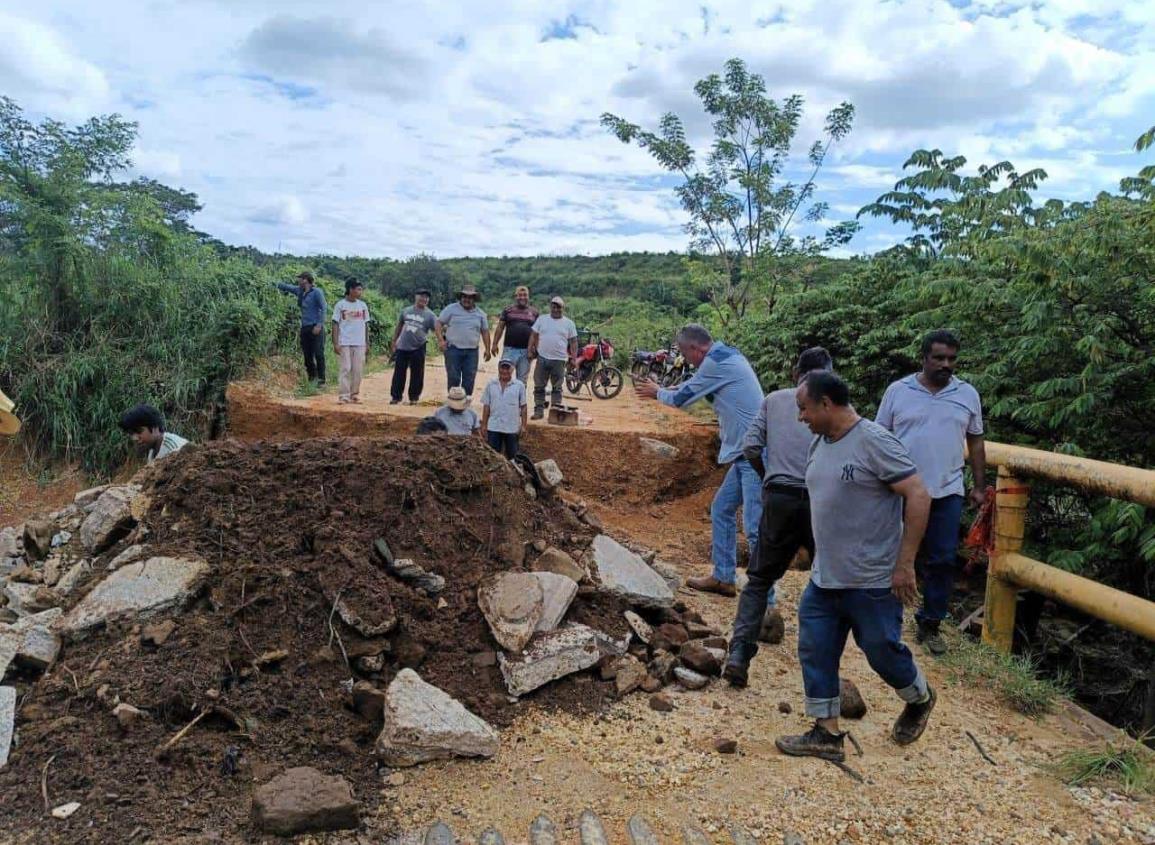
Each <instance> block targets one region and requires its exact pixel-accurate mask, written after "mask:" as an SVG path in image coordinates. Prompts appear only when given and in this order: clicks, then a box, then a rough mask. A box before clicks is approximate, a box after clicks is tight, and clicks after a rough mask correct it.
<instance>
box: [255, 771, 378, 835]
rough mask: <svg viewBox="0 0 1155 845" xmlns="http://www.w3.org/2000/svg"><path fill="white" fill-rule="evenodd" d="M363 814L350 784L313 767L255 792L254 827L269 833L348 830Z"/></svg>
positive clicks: (279, 777)
mask: <svg viewBox="0 0 1155 845" xmlns="http://www.w3.org/2000/svg"><path fill="white" fill-rule="evenodd" d="M359 815H360V813H359V809H358V806H357V799H355V798H354V797H353V789H352V787H350V786H349V782H348V781H346V780H345V779H344V778H343V777H339V776H337V775H332V776H330V775H324V774H321V773H320V772H318V771H317V770H316V769H314V768H311V767H309V766H300V767H298V768H296V769H289V770H288V771H285V772H282V773H281V774H279V775H277V776H276V777H275V778H273V779H272V780H271V781H269V782H268V783H266V784H265V785H264V786H259V787H257V789H256V790H255V791H254V792H253V825H254V826H255V827H256V828H258V829H259V830H262V831H265V832H266V833H276V834H280V835H281V836H293V835H295V834H298V833H306V832H309V831H321V830H348V829H351V828H355V827H357V825H358V824H359V821H360V819H359Z"/></svg>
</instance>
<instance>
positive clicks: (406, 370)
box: [389, 290, 437, 405]
mask: <svg viewBox="0 0 1155 845" xmlns="http://www.w3.org/2000/svg"><path fill="white" fill-rule="evenodd" d="M436 322H437V318H436V317H434V316H433V312H432V311H431V310H430V309H429V291H427V290H419V291H417V292H416V293H415V294H414V295H413V304H412V305H410V306H409V307H407V308H403V309H401V316H400V317H398V318H397V327H396V328H395V329H394V330H393V383H392V385H391V386H390V390H389V393H390V399H389V404H390V405H396V404H397V403H398V402H400V401H401V394H402V393H403V392H404V391H405V376H406V374H408V375H409V404H410V405H416V404H417V400H419V399H420V398H421V391H422V390H423V389H424V388H425V341H426V339H427V338H428V337H429V333H430V332H431V331H433V326H434V324H435V323H436Z"/></svg>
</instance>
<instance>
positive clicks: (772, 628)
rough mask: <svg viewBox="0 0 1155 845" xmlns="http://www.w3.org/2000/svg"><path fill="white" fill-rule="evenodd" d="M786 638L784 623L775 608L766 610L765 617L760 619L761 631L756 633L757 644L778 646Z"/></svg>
mask: <svg viewBox="0 0 1155 845" xmlns="http://www.w3.org/2000/svg"><path fill="white" fill-rule="evenodd" d="M785 636H786V623H785V622H784V621H783V619H782V614H781V613H779V612H778V608H776V607H768V608H766V615H765V616H763V617H762V629H761V630H760V631H758V642H762V643H770V645H778V643H780V642H782V638H783V637H785Z"/></svg>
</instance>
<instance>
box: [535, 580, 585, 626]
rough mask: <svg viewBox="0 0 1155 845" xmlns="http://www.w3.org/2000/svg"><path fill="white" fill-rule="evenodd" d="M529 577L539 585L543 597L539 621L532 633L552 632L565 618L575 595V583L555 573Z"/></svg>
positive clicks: (576, 586)
mask: <svg viewBox="0 0 1155 845" xmlns="http://www.w3.org/2000/svg"><path fill="white" fill-rule="evenodd" d="M530 575H531V576H532V577H534V578H536V579H537V580H538V582H539V583H540V584H541V592H542V595H543V597H544V600H543V602H542V609H541V619H539V620H538V623H537V626H536V627H535V628H534V631H535V632H537V633H542V632H545V631H552V630H553V629H554V628H556V627H557V626H558V625H560V624H561V621H562V620H563V619H564V618H565V614H566V611H567V610H569V606H570V604H572V603H573V600H574V596H576V595H577V591H578V585H577V581H575V580H573V579H572V578H568V577H566V576H565V575H558V574H557V573H555V572H531V573H530Z"/></svg>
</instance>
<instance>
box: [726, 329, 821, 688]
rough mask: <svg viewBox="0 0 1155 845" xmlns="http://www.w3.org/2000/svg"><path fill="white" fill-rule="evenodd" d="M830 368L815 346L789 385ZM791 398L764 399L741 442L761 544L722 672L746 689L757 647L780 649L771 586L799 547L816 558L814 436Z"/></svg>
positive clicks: (790, 391)
mask: <svg viewBox="0 0 1155 845" xmlns="http://www.w3.org/2000/svg"><path fill="white" fill-rule="evenodd" d="M831 369H833V362H832V361H831V359H830V353H829V352H827V351H826V350H825V349H823V348H822V347H820V346H818V347H814V348H813V349H807V350H806V351H805V352H803V353H802V354H801V355H800V356H799V357H798V363H797V364H796V365H795V367H794V373H793V376H794V384H795V385H797V384H799V383H800V381H801V380H802V379H804V378H805V377H806V375H807V374H808V373H810V372H811V371H814V370H819V371H823V372H828V371H830V370H831ZM795 391H796V387H786V388H783V389H782V390H775V391H772V392H771V393H769V394H767V395H766V398H765V399H763V400H762V404H761V405H760V406H759V408H758V416H757V417H756V418H755V419H754V424H753V425H751V426H750V428H749V430H748V431H747V432H746V437H745V439H744V440H743V441H742V452H743V454H744V455H745V456H746V460H748V461H749V462H750V465H751V466H752V467H754V471H755V472H757V473H758V475H759V476H760V477H761V478H762V519H761V521H760V523H759V525H758V544H757V546H756V547H755V549H754V554H752V555H751V556H750V564H749V567H748V568H747V574H748V576H749V580H748V581H747V582H746V586H745V587H744V588H743V590H742V596H741V598H739V599H738V613H737V616H736V617H735V619H734V632H733V634H732V635H731V637H730V654H729V656H728V658H727V660H726V666H725V669H724V670H723V672H722V675H723V677H725V678H726V680H727V681H729V682H730V683H731V684H732V685H733V686H736V687H744V686H746V683H747V677H748V674H749V668H750V661H751V660H753V659H754V655H756V654H757V653H758V640H763V641H765V642H768V643H770V644H776V643H780V642H782V637H783V635H784V634H785V626H784V624H783V621H782V614H781V613H779V612H778V608H777V606H776V605H777V601H776V595H775V592H774V584H775V582H776V581H777V580H778V579H779V578H781V577H782V575H783V574H784V573H785V572H786V570H787V569H788V568H789V567H790V562H791V561H792V560H793V559H794V555H795V554H797V553H798V550H799V549H800V548H801V549H806V551H807V552H808V553H809V554H810V558H811V560H813V559H814V534H813V532H812V530H811V527H810V495H809V493H807V491H806V458H807V456H808V455H809V453H810V443H811V441H813V440H814V435H813V434H812V433H811V431H810V429H809V427H807V425H806V424H805V423H804V422H802V421H801V420H800V419H798V399H797V397H796V395H795ZM763 454H765V463H763ZM763 611H765V613H763Z"/></svg>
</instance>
